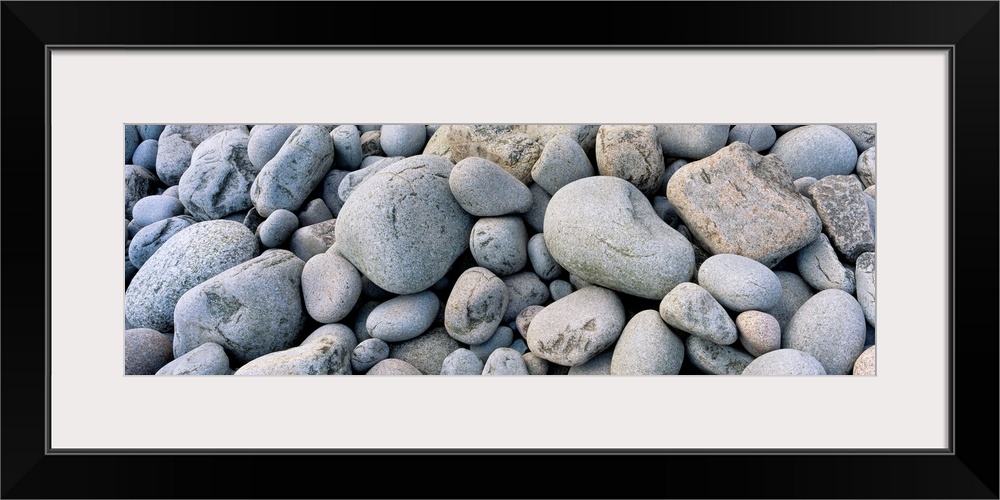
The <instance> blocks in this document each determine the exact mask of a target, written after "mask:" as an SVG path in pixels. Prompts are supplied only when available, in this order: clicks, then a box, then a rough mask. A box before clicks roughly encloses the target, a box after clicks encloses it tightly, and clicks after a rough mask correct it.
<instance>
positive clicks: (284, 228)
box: [257, 208, 299, 248]
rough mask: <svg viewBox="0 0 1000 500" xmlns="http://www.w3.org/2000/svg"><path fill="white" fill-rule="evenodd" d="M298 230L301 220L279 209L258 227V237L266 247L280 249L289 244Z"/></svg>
mask: <svg viewBox="0 0 1000 500" xmlns="http://www.w3.org/2000/svg"><path fill="white" fill-rule="evenodd" d="M298 228H299V218H298V217H296V216H295V214H293V213H292V212H290V211H288V210H285V209H283V208H279V209H278V210H275V211H274V212H271V215H269V216H267V218H266V219H264V222H261V223H260V225H259V226H257V235H258V236H259V237H260V242H261V244H262V245H264V246H265V247H268V248H278V247H280V246H283V245H284V244H285V243H287V242H288V239H289V238H291V237H292V233H294V232H295V230H296V229H298Z"/></svg>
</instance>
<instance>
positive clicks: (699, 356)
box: [684, 335, 754, 375]
mask: <svg viewBox="0 0 1000 500" xmlns="http://www.w3.org/2000/svg"><path fill="white" fill-rule="evenodd" d="M684 347H685V352H687V357H688V359H689V360H690V361H691V364H693V365H694V366H695V367H696V368H698V370H700V371H701V372H702V373H707V374H709V375H740V374H741V373H743V370H745V369H746V367H747V365H749V364H750V363H751V362H752V361H753V359H754V358H753V356H751V355H749V354H747V353H745V352H743V351H740V350H739V349H736V348H734V347H730V346H727V345H719V344H716V343H715V342H712V341H710V340H705V339H703V338H701V337H698V336H697V335H691V336H689V337H688V338H687V340H685V341H684Z"/></svg>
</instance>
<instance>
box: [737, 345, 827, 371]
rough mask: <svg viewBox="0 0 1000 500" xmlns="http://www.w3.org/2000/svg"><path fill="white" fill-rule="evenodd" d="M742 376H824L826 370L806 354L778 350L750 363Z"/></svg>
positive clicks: (797, 351)
mask: <svg viewBox="0 0 1000 500" xmlns="http://www.w3.org/2000/svg"><path fill="white" fill-rule="evenodd" d="M743 375H826V370H825V369H823V365H822V364H820V362H819V361H817V360H816V358H814V357H812V356H810V355H809V354H808V353H805V352H802V351H799V350H796V349H778V350H776V351H771V352H769V353H766V354H763V355H761V356H760V357H758V358H757V359H755V360H753V361H751V362H750V364H748V365H747V367H746V368H744V369H743Z"/></svg>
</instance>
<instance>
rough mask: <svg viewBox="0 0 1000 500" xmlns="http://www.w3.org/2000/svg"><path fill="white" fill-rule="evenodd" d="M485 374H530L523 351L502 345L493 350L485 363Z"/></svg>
mask: <svg viewBox="0 0 1000 500" xmlns="http://www.w3.org/2000/svg"><path fill="white" fill-rule="evenodd" d="M483 375H528V367H527V366H526V365H525V364H524V359H522V358H521V353H519V352H517V351H515V350H513V349H508V348H505V347H501V348H499V349H496V350H495V351H493V353H491V354H490V357H489V358H488V359H487V360H486V363H485V364H484V365H483Z"/></svg>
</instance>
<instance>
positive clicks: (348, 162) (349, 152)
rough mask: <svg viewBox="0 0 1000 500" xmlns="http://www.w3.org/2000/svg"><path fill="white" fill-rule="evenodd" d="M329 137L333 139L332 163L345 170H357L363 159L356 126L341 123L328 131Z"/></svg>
mask: <svg viewBox="0 0 1000 500" xmlns="http://www.w3.org/2000/svg"><path fill="white" fill-rule="evenodd" d="M330 138H332V139H333V150H334V155H333V164H334V165H335V166H337V167H341V168H344V169H347V170H357V168H358V167H359V166H360V165H361V160H363V159H364V155H363V154H362V153H361V132H359V131H358V127H355V126H354V125H341V126H339V127H337V128H335V129H333V132H330Z"/></svg>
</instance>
